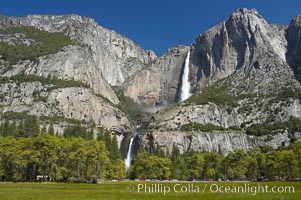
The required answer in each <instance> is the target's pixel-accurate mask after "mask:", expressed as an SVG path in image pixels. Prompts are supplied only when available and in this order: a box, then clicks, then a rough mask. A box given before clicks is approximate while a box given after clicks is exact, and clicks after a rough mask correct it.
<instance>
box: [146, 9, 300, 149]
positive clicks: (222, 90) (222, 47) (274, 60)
mask: <svg viewBox="0 0 301 200" xmlns="http://www.w3.org/2000/svg"><path fill="white" fill-rule="evenodd" d="M300 24H301V23H300V17H296V18H294V19H293V20H292V22H291V24H290V26H285V25H275V24H269V23H268V22H267V21H266V20H265V19H264V18H263V17H262V16H260V15H259V14H258V12H257V11H256V10H254V9H252V10H248V9H239V10H237V11H235V12H234V13H233V14H232V15H231V16H230V17H229V18H228V19H227V20H226V21H224V22H222V23H220V24H219V25H217V26H215V27H213V28H211V29H210V30H208V31H207V32H205V33H203V34H202V35H200V36H199V37H197V38H196V40H195V41H194V43H193V44H192V46H191V48H190V49H191V56H190V76H189V78H190V82H191V83H192V90H191V92H194V93H195V94H197V93H198V92H196V91H200V93H201V94H197V95H199V96H200V97H202V93H203V91H204V90H205V88H206V89H207V93H206V94H203V95H207V97H206V98H208V99H207V102H206V103H204V97H203V98H199V99H201V100H200V102H197V101H192V102H194V103H190V100H188V101H187V102H183V103H181V104H177V105H173V106H169V107H167V108H165V109H163V110H160V111H158V112H157V113H156V114H155V115H154V119H155V120H154V121H153V122H152V123H151V125H150V126H151V127H154V130H155V131H154V130H151V132H153V134H154V138H155V145H162V146H163V147H165V148H167V149H169V148H170V143H172V142H175V143H177V144H178V146H179V147H180V148H181V149H182V150H183V152H184V151H186V150H187V146H189V145H190V147H191V148H193V149H194V150H196V151H200V150H207V151H212V150H219V151H222V152H223V153H227V152H229V151H231V150H234V149H236V148H242V149H245V150H248V149H249V148H251V147H253V146H257V145H264V144H267V145H270V146H272V147H274V148H276V147H277V146H281V145H283V144H285V145H288V144H289V143H290V138H289V137H288V136H287V132H285V131H284V130H283V131H282V132H281V133H278V134H275V135H273V139H272V140H271V141H268V140H267V139H266V138H264V139H261V138H254V137H251V136H248V135H246V134H245V133H244V132H242V133H241V134H237V133H235V132H233V131H224V132H223V133H218V132H214V131H213V132H211V133H210V134H209V133H208V134H207V133H206V134H202V133H201V134H194V135H193V136H192V141H190V139H189V138H190V137H188V136H189V134H187V133H182V132H179V130H180V128H181V126H183V125H184V124H189V123H191V122H195V123H199V124H209V123H210V124H214V125H217V126H221V127H225V128H228V127H231V126H238V127H244V126H250V125H252V124H257V123H264V122H267V121H286V120H289V119H290V117H296V118H301V104H300V97H299V96H298V95H297V94H298V93H299V91H300V89H301V87H300V83H299V82H298V81H297V80H296V77H298V73H299V74H300V68H299V67H300V66H301V65H300V62H299V60H300V59H299V57H300V56H298V55H300V41H301V40H300V30H301V29H300V27H301V26H300ZM208 88H210V89H208ZM208 91H214V92H213V93H214V94H210V92H208ZM225 94H227V95H228V96H227V97H225ZM208 95H209V97H208ZM212 96H217V98H212ZM221 99H223V100H221ZM228 99H233V104H227V103H223V101H227V100H228ZM156 130H160V133H159V132H157V131H156ZM265 137H266V136H265ZM299 139H300V138H299ZM145 140H146V139H145V137H142V141H143V142H144V141H145ZM165 141H168V142H165ZM188 144H189V145H188Z"/></svg>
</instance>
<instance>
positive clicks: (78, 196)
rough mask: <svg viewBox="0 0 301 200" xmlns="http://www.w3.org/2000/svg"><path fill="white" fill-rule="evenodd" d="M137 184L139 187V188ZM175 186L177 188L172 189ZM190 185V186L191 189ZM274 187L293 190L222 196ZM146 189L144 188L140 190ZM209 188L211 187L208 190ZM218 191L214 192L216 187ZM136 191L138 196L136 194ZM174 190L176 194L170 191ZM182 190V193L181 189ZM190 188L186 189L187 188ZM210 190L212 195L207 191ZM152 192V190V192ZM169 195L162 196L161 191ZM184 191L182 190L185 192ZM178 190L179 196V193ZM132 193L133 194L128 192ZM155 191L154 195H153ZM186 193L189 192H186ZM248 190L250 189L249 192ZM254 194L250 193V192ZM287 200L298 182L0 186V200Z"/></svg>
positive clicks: (300, 192)
mask: <svg viewBox="0 0 301 200" xmlns="http://www.w3.org/2000/svg"><path fill="white" fill-rule="evenodd" d="M139 184H140V185H139ZM176 184H178V185H176ZM192 184H193V186H192ZM258 184H260V186H265V187H266V186H267V187H269V189H271V187H273V186H276V188H277V189H278V188H280V191H282V190H283V188H284V187H285V186H293V187H294V192H293V191H291V192H290V193H289V192H281V193H273V192H270V193H262V192H260V193H257V194H255V195H252V193H251V192H250V193H232V192H231V191H228V193H225V188H226V187H227V186H228V187H229V188H230V189H232V190H233V188H237V187H238V186H241V187H244V186H245V185H247V186H248V187H250V188H251V187H253V186H254V187H257V186H258ZM145 185H146V186H148V188H146V189H145V188H142V187H145ZM212 185H213V186H212ZM216 185H217V186H218V187H219V188H222V189H221V191H222V192H223V193H221V192H217V191H216V189H217V186H216ZM138 187H141V188H140V192H138ZM174 187H176V188H175V189H176V191H173V190H174ZM182 187H183V189H182ZM189 187H190V188H189ZM210 187H211V189H212V190H214V191H213V192H211V191H210ZM155 188H156V189H155ZM164 188H165V190H166V191H168V190H167V188H170V189H171V191H170V192H168V193H166V194H165V195H164V191H163V189H164ZM185 188H186V189H185ZM181 189H182V192H181ZM132 190H133V191H132ZM155 190H156V191H155ZM189 190H190V191H189ZM250 190H251V189H250ZM253 191H254V190H253ZM19 199H20V200H50V199H51V200H63V199H64V200H69V199H70V200H123V199H124V200H141V199H142V200H143V199H146V200H147V199H156V200H165V199H166V200H169V199H170V200H177V199H179V200H186V199H187V200H192V199H205V200H206V199H208V200H211V199H212V200H213V199H214V200H224V199H231V200H235V199H247V200H248V199H250V200H261V199H262V200H269V199H271V200H288V199H296V200H297V199H298V200H299V199H301V182H252V183H250V182H235V183H234V182H208V183H182V182H174V183H170V182H169V183H165V182H160V183H153V182H105V183H100V184H70V183H68V184H64V183H0V200H19Z"/></svg>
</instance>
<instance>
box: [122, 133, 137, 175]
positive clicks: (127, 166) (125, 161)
mask: <svg viewBox="0 0 301 200" xmlns="http://www.w3.org/2000/svg"><path fill="white" fill-rule="evenodd" d="M134 139H135V137H132V138H131V141H130V146H129V150H128V154H127V156H126V159H124V163H125V169H126V170H128V169H129V168H130V166H131V162H132V145H133V141H134Z"/></svg>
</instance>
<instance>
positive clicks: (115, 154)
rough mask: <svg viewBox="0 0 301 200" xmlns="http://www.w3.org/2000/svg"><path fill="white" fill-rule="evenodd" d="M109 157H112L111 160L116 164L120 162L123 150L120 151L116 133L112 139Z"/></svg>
mask: <svg viewBox="0 0 301 200" xmlns="http://www.w3.org/2000/svg"><path fill="white" fill-rule="evenodd" d="M109 158H110V159H111V162H112V163H113V164H116V163H117V162H118V160H121V152H120V151H119V148H118V142H117V137H116V135H114V136H113V138H112V141H111V148H110V152H109Z"/></svg>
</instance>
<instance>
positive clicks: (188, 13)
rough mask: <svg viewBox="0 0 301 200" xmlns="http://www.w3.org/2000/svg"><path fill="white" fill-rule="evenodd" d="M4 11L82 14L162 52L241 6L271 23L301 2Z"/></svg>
mask: <svg viewBox="0 0 301 200" xmlns="http://www.w3.org/2000/svg"><path fill="white" fill-rule="evenodd" d="M0 5H1V6H0V14H2V15H9V16H11V15H13V16H23V15H27V14H79V15H84V16H89V17H92V18H94V19H95V20H96V21H97V22H98V23H99V24H100V25H102V26H104V27H106V28H110V29H114V30H115V31H117V32H118V33H120V34H122V35H125V36H127V37H128V38H130V39H132V40H133V41H134V42H136V43H137V44H139V45H140V46H141V47H142V48H144V49H152V50H154V51H155V52H156V54H157V55H161V54H163V53H165V52H166V51H167V49H168V48H170V47H172V46H175V45H177V44H184V45H190V44H191V43H192V42H193V40H194V39H195V38H196V36H197V35H199V34H200V33H202V32H204V31H206V30H207V29H209V28H210V27H212V26H214V25H216V24H218V23H220V22H221V21H222V20H225V19H226V18H227V17H228V16H229V15H230V14H231V13H232V12H233V11H235V10H236V9H238V8H242V7H246V8H256V9H257V10H258V11H259V13H260V14H261V15H262V16H264V17H265V18H266V19H267V20H268V21H269V22H273V23H280V24H288V23H289V22H290V20H291V18H292V17H293V16H295V15H297V14H301V1H300V0H289V1H284V0H208V1H207V0H206V1H203V0H147V1H145V0H0Z"/></svg>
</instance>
